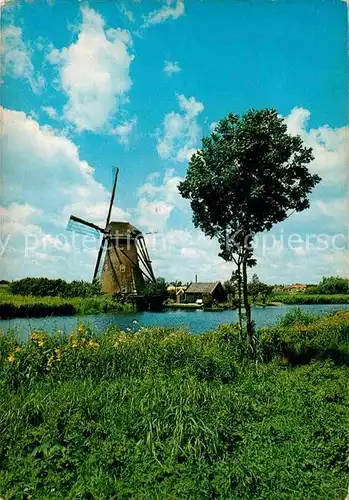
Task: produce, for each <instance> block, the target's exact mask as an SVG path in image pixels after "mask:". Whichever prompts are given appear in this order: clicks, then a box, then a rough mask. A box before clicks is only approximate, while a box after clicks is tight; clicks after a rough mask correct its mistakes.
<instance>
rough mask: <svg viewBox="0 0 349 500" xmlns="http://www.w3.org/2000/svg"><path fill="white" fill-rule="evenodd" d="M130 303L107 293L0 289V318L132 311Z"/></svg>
mask: <svg viewBox="0 0 349 500" xmlns="http://www.w3.org/2000/svg"><path fill="white" fill-rule="evenodd" d="M132 310H133V308H132V305H131V304H123V303H121V302H119V301H117V300H115V299H114V298H113V297H112V296H109V295H97V296H95V297H74V298H71V299H64V298H62V297H33V296H30V295H24V296H23V295H12V294H10V293H8V291H7V290H2V291H1V290H0V318H2V319H4V318H6V319H7V318H14V317H40V316H63V315H72V314H98V313H101V312H109V311H125V312H129V311H132Z"/></svg>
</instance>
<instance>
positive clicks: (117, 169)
mask: <svg viewBox="0 0 349 500" xmlns="http://www.w3.org/2000/svg"><path fill="white" fill-rule="evenodd" d="M118 176H119V167H116V172H115V179H114V186H113V191H112V194H111V199H110V205H109V210H108V215H107V220H106V222H105V229H107V227H108V224H109V222H110V217H111V211H112V209H113V203H114V198H115V191H116V184H117V182H118Z"/></svg>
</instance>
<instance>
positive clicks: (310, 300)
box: [268, 292, 349, 305]
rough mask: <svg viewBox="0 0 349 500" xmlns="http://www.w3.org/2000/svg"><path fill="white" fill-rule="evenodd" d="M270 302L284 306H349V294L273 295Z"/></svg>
mask: <svg viewBox="0 0 349 500" xmlns="http://www.w3.org/2000/svg"><path fill="white" fill-rule="evenodd" d="M268 302H282V303H283V304H291V305H292V304H295V305H296V304H349V294H333V295H319V294H307V293H286V292H285V293H281V292H280V293H273V294H272V295H271V296H270V297H269V299H268Z"/></svg>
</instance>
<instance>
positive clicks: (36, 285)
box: [8, 278, 101, 298]
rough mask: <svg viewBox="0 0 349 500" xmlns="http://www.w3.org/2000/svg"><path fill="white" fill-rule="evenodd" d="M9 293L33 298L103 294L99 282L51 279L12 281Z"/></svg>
mask: <svg viewBox="0 0 349 500" xmlns="http://www.w3.org/2000/svg"><path fill="white" fill-rule="evenodd" d="M8 291H9V292H10V293H12V294H13V295H31V296H33V297H63V298H72V297H94V296H96V295H100V294H101V287H100V283H99V282H98V281H94V282H93V283H88V282H86V281H71V282H70V283H68V282H67V281H64V280H62V279H49V278H23V279H21V280H18V281H12V282H11V283H10V284H9V285H8Z"/></svg>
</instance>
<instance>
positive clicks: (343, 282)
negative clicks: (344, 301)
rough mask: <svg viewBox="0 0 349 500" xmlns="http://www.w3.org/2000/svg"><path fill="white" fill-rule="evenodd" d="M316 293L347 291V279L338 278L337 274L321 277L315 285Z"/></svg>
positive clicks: (348, 280)
mask: <svg viewBox="0 0 349 500" xmlns="http://www.w3.org/2000/svg"><path fill="white" fill-rule="evenodd" d="M317 293H323V294H335V293H349V279H348V278H340V277H339V276H328V277H323V278H322V280H321V281H320V283H319V285H318V286H317Z"/></svg>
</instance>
